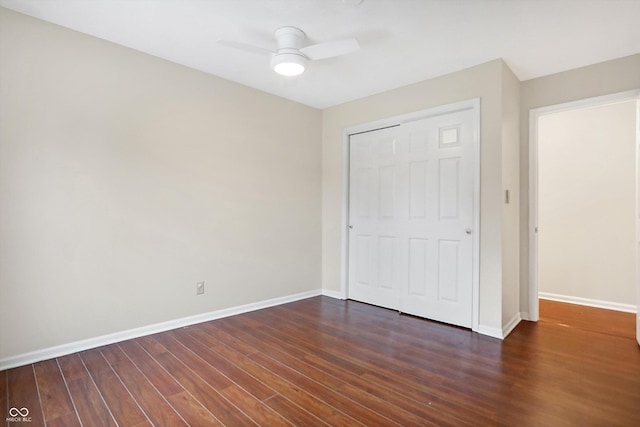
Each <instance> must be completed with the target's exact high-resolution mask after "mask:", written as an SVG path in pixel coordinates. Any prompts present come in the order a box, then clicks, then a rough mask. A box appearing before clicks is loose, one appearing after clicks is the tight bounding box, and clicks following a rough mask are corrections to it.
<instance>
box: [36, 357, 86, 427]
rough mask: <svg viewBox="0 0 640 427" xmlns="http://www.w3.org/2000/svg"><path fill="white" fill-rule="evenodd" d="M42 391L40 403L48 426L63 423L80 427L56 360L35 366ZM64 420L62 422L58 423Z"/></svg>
mask: <svg viewBox="0 0 640 427" xmlns="http://www.w3.org/2000/svg"><path fill="white" fill-rule="evenodd" d="M33 367H34V371H35V374H36V381H37V383H38V387H39V389H40V401H41V403H42V409H43V413H44V419H45V422H46V424H47V425H49V426H51V425H54V424H56V423H60V422H62V423H63V424H64V425H66V426H69V427H71V426H80V420H79V419H78V417H77V415H76V410H75V408H74V406H73V402H72V401H71V397H70V396H69V392H68V391H67V385H66V384H65V381H64V377H63V376H62V372H60V367H59V366H58V362H57V360H55V359H50V360H46V361H44V362H39V363H36V364H34V365H33ZM59 418H63V420H61V421H57V420H58V419H59Z"/></svg>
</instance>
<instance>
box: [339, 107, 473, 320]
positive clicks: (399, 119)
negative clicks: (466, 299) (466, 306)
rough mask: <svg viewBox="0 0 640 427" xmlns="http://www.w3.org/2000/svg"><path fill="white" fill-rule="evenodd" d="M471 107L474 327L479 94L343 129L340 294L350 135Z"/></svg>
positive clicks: (345, 270) (345, 277) (345, 281)
mask: <svg viewBox="0 0 640 427" xmlns="http://www.w3.org/2000/svg"><path fill="white" fill-rule="evenodd" d="M463 110H473V111H474V137H473V156H474V160H473V161H474V174H473V179H474V183H473V187H474V188H473V230H474V231H473V267H472V285H471V286H472V288H471V298H472V304H471V307H472V308H471V309H472V313H471V321H472V325H471V329H472V330H473V331H477V330H478V327H479V323H480V234H481V230H480V98H474V99H469V100H466V101H461V102H456V103H452V104H446V105H441V106H438V107H433V108H428V109H426V110H421V111H416V112H413V113H408V114H402V115H399V116H393V117H389V118H385V119H381V120H375V121H372V122H367V123H363V124H360V125H356V126H350V127H347V128H344V129H343V130H342V227H341V229H342V231H341V234H342V254H341V255H342V256H341V257H342V262H341V264H342V269H341V272H340V273H341V283H340V297H341V298H342V299H347V298H348V295H349V292H348V291H349V290H348V286H349V164H350V163H349V162H350V159H349V152H350V150H349V136H350V135H354V134H357V133H362V132H370V131H374V130H378V129H384V128H389V127H394V126H399V125H401V124H403V123H408V122H412V121H416V120H422V119H426V118H429V117H434V116H440V115H443V114H449V113H453V112H456V111H463Z"/></svg>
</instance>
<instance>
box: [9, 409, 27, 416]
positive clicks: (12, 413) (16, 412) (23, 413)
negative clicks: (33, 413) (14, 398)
mask: <svg viewBox="0 0 640 427" xmlns="http://www.w3.org/2000/svg"><path fill="white" fill-rule="evenodd" d="M18 415H20V416H21V417H26V416H27V415H29V410H28V409H27V408H22V409H18V408H11V409H9V416H11V417H17V416H18Z"/></svg>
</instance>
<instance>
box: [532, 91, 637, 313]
mask: <svg viewBox="0 0 640 427" xmlns="http://www.w3.org/2000/svg"><path fill="white" fill-rule="evenodd" d="M634 99H635V100H638V101H640V90H638V89H634V90H629V91H625V92H618V93H613V94H609V95H603V96H596V97H592V98H586V99H580V100H577V101H571V102H565V103H562V104H556V105H549V106H545V107H539V108H533V109H531V110H529V311H528V313H527V314H526V320H530V321H534V322H537V321H538V320H539V318H540V312H539V304H538V234H537V227H538V119H539V118H540V117H541V116H544V115H547V114H553V113H560V112H563V111H571V110H579V109H583V108H589V107H596V106H601V105H606V104H613V103H618V102H624V101H631V100H634ZM638 133H639V134H640V131H638ZM636 139H640V135H638V136H636ZM637 154H638V153H636V155H637ZM637 169H638V165H636V174H638V172H639V171H638V170H637ZM636 182H637V180H636ZM636 185H638V184H636ZM636 191H637V189H636ZM638 213H640V207H638V206H637V207H636V217H638V215H637V214H638ZM636 228H637V227H636ZM638 231H639V230H636V233H638ZM636 258H637V257H636ZM636 264H638V261H636ZM636 269H638V265H636ZM639 280H640V278H639ZM638 322H639V324H640V320H638Z"/></svg>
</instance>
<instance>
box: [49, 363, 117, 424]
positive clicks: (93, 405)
mask: <svg viewBox="0 0 640 427" xmlns="http://www.w3.org/2000/svg"><path fill="white" fill-rule="evenodd" d="M58 365H59V366H60V370H61V371H62V373H63V375H64V377H65V380H66V383H67V387H68V388H69V394H70V397H71V400H72V401H73V403H74V406H75V408H76V411H77V414H78V418H79V419H80V421H81V423H82V424H83V425H84V426H87V425H90V426H97V427H112V426H115V425H116V423H115V420H114V418H113V415H112V414H111V411H109V408H108V407H107V405H106V403H105V401H104V399H103V398H102V395H101V394H100V391H99V390H98V388H97V387H96V385H95V383H94V382H93V379H92V378H91V376H90V375H89V372H88V371H87V370H86V368H85V366H84V363H83V362H82V359H80V356H79V355H78V354H77V353H76V354H71V355H68V356H64V357H60V358H58Z"/></svg>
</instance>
